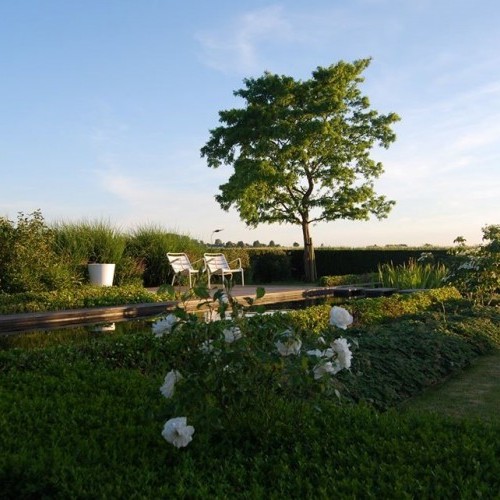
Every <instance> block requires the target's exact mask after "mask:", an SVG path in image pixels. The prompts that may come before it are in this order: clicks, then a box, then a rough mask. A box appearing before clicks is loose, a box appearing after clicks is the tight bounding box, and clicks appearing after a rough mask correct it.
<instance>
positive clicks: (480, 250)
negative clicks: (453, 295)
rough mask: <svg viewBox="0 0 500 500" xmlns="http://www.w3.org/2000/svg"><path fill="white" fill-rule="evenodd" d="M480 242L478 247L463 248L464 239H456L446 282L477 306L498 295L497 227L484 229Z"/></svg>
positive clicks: (499, 243)
mask: <svg viewBox="0 0 500 500" xmlns="http://www.w3.org/2000/svg"><path fill="white" fill-rule="evenodd" d="M483 241H484V242H485V244H483V245H480V246H478V247H466V246H465V239H464V238H462V237H458V238H456V239H455V243H457V247H456V248H455V249H453V250H451V251H450V258H449V262H448V267H449V269H450V272H449V275H448V276H447V277H446V283H448V284H450V285H452V286H455V287H456V288H458V289H459V290H460V292H461V293H462V294H463V295H464V296H466V297H468V298H470V299H472V300H474V301H475V302H477V303H480V304H490V303H491V302H492V301H493V300H494V298H495V296H496V295H497V294H498V293H500V225H491V226H485V227H483Z"/></svg>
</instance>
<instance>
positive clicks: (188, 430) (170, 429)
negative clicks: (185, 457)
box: [161, 417, 194, 448]
mask: <svg viewBox="0 0 500 500" xmlns="http://www.w3.org/2000/svg"><path fill="white" fill-rule="evenodd" d="M186 423H187V419H186V417H176V418H171V419H170V420H167V421H166V422H165V426H164V427H163V431H162V433H161V435H162V436H163V437H164V438H165V440H166V441H167V442H169V443H170V444H173V445H174V446H175V447H176V448H182V447H184V446H187V445H188V444H189V443H190V442H191V441H192V440H193V434H194V427H193V426H192V425H186Z"/></svg>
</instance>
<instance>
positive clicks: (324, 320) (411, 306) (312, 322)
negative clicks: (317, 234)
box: [288, 287, 463, 335]
mask: <svg viewBox="0 0 500 500" xmlns="http://www.w3.org/2000/svg"><path fill="white" fill-rule="evenodd" d="M460 299H461V295H460V293H459V292H458V291H457V290H456V289H455V288H452V287H446V288H437V289H433V290H425V291H422V292H417V293H412V294H408V295H399V294H396V295H392V296H391V297H379V298H369V299H356V300H352V301H350V302H347V303H346V304H344V307H345V308H346V309H348V310H349V312H350V313H351V314H352V315H353V316H354V320H355V323H354V324H355V325H357V326H369V325H375V324H380V323H387V322H388V323H391V322H393V321H394V320H396V319H398V318H401V317H402V316H405V315H411V314H418V313H422V312H425V311H429V310H437V311H443V308H444V311H446V308H447V307H453V308H454V307H463V304H462V302H461V301H460ZM329 312H330V305H329V304H322V305H319V306H312V307H309V308H307V309H302V310H296V311H290V312H289V313H288V314H289V316H290V318H291V320H292V324H293V325H294V327H295V328H298V329H300V330H305V331H309V332H311V333H315V334H318V335H319V334H320V332H321V331H322V329H324V328H325V327H326V325H327V324H328V314H329Z"/></svg>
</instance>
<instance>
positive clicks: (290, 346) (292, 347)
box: [275, 338, 302, 356]
mask: <svg viewBox="0 0 500 500" xmlns="http://www.w3.org/2000/svg"><path fill="white" fill-rule="evenodd" d="M275 345H276V347H277V349H278V352H279V353H280V354H281V355H282V356H290V354H299V352H300V348H301V347H302V341H301V340H300V339H295V338H290V339H288V340H285V341H284V342H281V340H278V342H276V344H275Z"/></svg>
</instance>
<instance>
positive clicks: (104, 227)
mask: <svg viewBox="0 0 500 500" xmlns="http://www.w3.org/2000/svg"><path fill="white" fill-rule="evenodd" d="M88 229H89V233H88V236H89V243H90V245H89V250H90V256H89V261H88V266H87V267H88V272H89V281H90V283H91V284H93V285H98V286H112V285H113V279H114V275H115V268H116V264H118V263H119V262H120V260H121V258H122V256H123V253H124V251H125V245H126V240H125V236H124V235H123V234H121V233H119V232H118V231H117V230H116V229H114V228H112V227H110V226H109V225H108V224H105V223H103V222H97V223H94V224H92V225H90V226H89V228H88Z"/></svg>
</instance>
